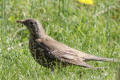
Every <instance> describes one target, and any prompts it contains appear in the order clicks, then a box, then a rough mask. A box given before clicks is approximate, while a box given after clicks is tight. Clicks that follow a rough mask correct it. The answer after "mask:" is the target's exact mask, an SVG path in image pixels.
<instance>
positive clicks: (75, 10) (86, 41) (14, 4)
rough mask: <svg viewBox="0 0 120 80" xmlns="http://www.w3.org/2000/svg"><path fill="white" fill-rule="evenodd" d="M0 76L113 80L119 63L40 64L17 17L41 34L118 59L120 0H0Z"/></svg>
mask: <svg viewBox="0 0 120 80" xmlns="http://www.w3.org/2000/svg"><path fill="white" fill-rule="evenodd" d="M0 6H1V7H0V80H116V77H117V66H118V63H112V62H99V61H90V62H88V63H89V64H91V65H93V66H95V67H104V69H100V70H93V69H87V68H83V67H79V66H68V67H64V68H62V69H58V68H56V69H55V71H54V74H51V71H50V70H49V69H46V68H44V67H42V66H40V65H39V64H38V63H37V62H35V60H34V59H33V57H32V56H31V54H30V52H29V48H28V38H29V32H28V30H27V29H26V27H25V26H23V27H22V25H20V24H18V23H16V20H21V19H26V18H34V19H37V20H39V21H40V22H41V24H42V25H43V27H44V29H45V31H46V33H47V34H48V35H49V36H51V37H53V38H54V39H56V40H58V41H60V42H62V43H64V44H66V45H68V46H70V47H72V48H75V49H77V50H80V51H83V52H86V53H89V54H93V55H96V56H102V57H108V58H116V59H119V58H120V2H118V0H95V2H94V4H93V5H85V4H81V3H79V2H78V1H77V0H0Z"/></svg>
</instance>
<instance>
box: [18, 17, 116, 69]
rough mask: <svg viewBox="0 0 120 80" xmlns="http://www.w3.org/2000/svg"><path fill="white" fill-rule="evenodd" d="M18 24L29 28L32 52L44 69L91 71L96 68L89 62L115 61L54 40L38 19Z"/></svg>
mask: <svg viewBox="0 0 120 80" xmlns="http://www.w3.org/2000/svg"><path fill="white" fill-rule="evenodd" d="M17 23H20V24H22V25H24V26H26V27H27V29H28V31H29V49H30V52H31V54H32V56H33V58H34V59H35V61H37V62H38V63H39V64H40V65H42V66H44V67H47V68H51V69H54V68H55V67H59V66H62V67H65V66H68V65H76V66H81V67H85V68H90V69H91V68H95V67H93V66H91V65H89V64H88V63H87V61H108V62H114V61H115V59H114V58H104V57H98V56H95V55H92V54H88V53H85V52H82V51H79V50H76V49H74V48H71V47H69V46H67V45H65V44H63V43H61V42H59V41H57V40H55V39H53V38H52V37H50V36H48V35H47V34H46V33H45V30H44V28H43V27H42V24H41V23H40V22H39V21H38V20H36V19H32V18H27V19H24V20H17ZM96 68H97V67H96Z"/></svg>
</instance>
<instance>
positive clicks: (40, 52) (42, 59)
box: [29, 42, 57, 67]
mask: <svg viewBox="0 0 120 80" xmlns="http://www.w3.org/2000/svg"><path fill="white" fill-rule="evenodd" d="M29 48H30V52H31V54H32V56H33V58H34V59H35V61H37V62H38V63H39V64H40V65H42V66H44V67H51V66H55V65H56V61H57V60H56V58H55V57H53V56H51V55H50V54H49V52H48V51H46V50H45V49H43V48H41V47H40V46H39V45H38V44H37V43H35V42H30V43H29Z"/></svg>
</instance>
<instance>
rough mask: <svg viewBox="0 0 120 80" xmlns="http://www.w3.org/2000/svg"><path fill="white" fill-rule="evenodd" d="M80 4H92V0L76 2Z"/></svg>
mask: <svg viewBox="0 0 120 80" xmlns="http://www.w3.org/2000/svg"><path fill="white" fill-rule="evenodd" d="M78 1H79V2H80V3H84V4H90V5H92V4H93V0H78Z"/></svg>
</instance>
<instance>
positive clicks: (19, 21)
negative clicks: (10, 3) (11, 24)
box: [16, 20, 25, 26]
mask: <svg viewBox="0 0 120 80" xmlns="http://www.w3.org/2000/svg"><path fill="white" fill-rule="evenodd" d="M16 22H17V23H21V24H22V26H23V25H24V23H25V21H24V20H17V21H16Z"/></svg>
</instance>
